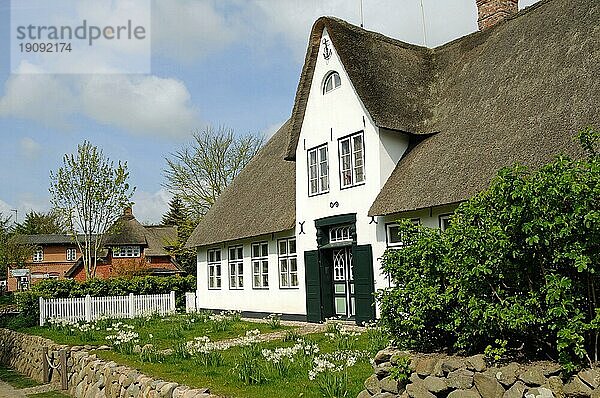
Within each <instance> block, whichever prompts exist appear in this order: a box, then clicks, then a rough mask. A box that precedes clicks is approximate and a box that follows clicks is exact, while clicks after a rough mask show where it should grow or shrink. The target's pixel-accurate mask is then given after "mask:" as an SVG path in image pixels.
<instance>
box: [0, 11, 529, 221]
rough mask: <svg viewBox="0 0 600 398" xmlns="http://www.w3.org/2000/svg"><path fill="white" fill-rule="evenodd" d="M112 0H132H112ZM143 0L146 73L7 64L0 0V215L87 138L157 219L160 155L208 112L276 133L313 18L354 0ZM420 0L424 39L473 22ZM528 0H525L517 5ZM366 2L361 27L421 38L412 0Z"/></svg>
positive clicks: (353, 15)
mask: <svg viewBox="0 0 600 398" xmlns="http://www.w3.org/2000/svg"><path fill="white" fill-rule="evenodd" d="M13 1H14V3H15V4H19V6H22V5H23V4H24V2H26V1H35V0H13ZM58 1H63V0H57V2H58ZM64 1H78V0H64ZM99 1H100V0H95V2H94V3H93V4H95V5H97V4H98V3H99ZM119 1H125V2H127V1H135V0H113V1H112V4H113V5H114V4H115V3H118V2H119ZM146 1H151V10H152V23H151V38H152V49H151V71H150V73H147V74H138V75H136V74H118V73H114V74H106V75H90V74H89V75H64V74H61V75H52V74H28V73H15V74H11V63H10V56H9V54H10V51H9V45H10V33H11V31H10V15H11V2H10V0H0V137H1V138H2V140H1V143H2V144H1V145H0V212H2V213H3V215H4V216H7V215H10V214H14V213H11V209H18V212H19V219H21V220H22V217H23V215H24V214H25V213H26V212H27V211H30V210H36V211H45V210H48V209H49V206H50V204H49V194H48V186H49V174H50V171H51V170H56V169H57V168H58V167H59V166H60V164H61V159H62V157H63V155H64V154H65V153H71V152H74V151H75V149H76V147H77V145H78V144H79V143H81V142H82V141H83V140H89V141H91V142H92V143H93V144H94V145H97V146H99V147H100V148H102V149H103V151H104V153H105V155H107V156H108V157H110V158H111V159H112V160H115V161H116V160H123V161H127V162H128V165H129V169H130V172H131V183H132V184H133V185H134V186H136V187H137V191H136V195H135V196H134V202H135V206H134V212H135V214H136V216H137V217H138V219H139V220H140V221H142V222H159V221H160V218H161V216H162V214H163V213H164V212H165V211H166V209H167V204H168V200H169V198H170V196H169V194H168V192H166V191H165V189H164V188H163V187H162V184H163V183H164V177H163V173H162V170H163V169H164V167H165V163H166V162H165V157H168V156H169V154H170V153H173V152H174V151H176V150H177V149H179V148H181V147H183V146H184V145H185V144H186V143H187V142H190V140H191V134H192V132H193V131H194V130H197V129H202V128H203V127H204V126H206V125H207V124H212V125H225V126H228V127H232V128H233V129H234V130H235V131H236V133H239V134H245V133H248V132H254V133H261V134H265V135H266V136H269V135H270V134H272V133H273V132H274V131H275V130H276V129H277V128H278V127H279V126H280V125H281V124H282V123H283V122H284V121H285V120H286V119H287V118H288V117H289V115H290V113H291V109H292V105H293V100H294V94H295V90H296V86H297V83H298V79H299V75H300V70H301V68H302V62H303V59H304V53H305V50H306V41H307V38H308V34H309V32H310V27H311V25H312V23H313V22H314V20H315V19H316V18H317V17H318V16H320V15H334V16H338V17H340V18H342V19H345V20H347V21H349V22H351V23H354V24H359V23H360V17H359V15H360V14H359V4H360V0H303V1H300V0H146ZM422 1H423V11H424V14H425V27H426V36H427V45H428V46H430V47H434V46H437V45H440V44H443V43H445V42H448V41H450V40H452V39H455V38H457V37H460V36H463V35H465V34H468V33H470V32H472V31H474V30H476V28H477V25H476V7H475V0H442V1H440V0H422ZM535 2H536V0H521V2H520V8H523V7H525V6H528V5H530V4H533V3H535ZM55 3H56V2H55ZM78 3H81V5H82V8H84V9H85V6H87V5H90V6H91V4H92V3H91V2H88V0H81V1H78ZM106 3H107V4H111V1H107V2H106ZM363 14H364V22H365V27H366V28H367V29H369V30H374V31H378V32H381V33H383V34H386V35H388V36H391V37H394V38H397V39H400V40H403V41H406V42H410V43H415V44H421V45H422V44H424V36H423V29H422V14H421V1H420V0H363ZM24 71H26V70H25V69H21V70H20V72H24Z"/></svg>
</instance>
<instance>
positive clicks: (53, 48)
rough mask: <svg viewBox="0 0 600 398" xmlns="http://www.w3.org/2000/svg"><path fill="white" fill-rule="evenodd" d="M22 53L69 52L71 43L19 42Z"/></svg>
mask: <svg viewBox="0 0 600 398" xmlns="http://www.w3.org/2000/svg"><path fill="white" fill-rule="evenodd" d="M19 49H20V50H21V52H22V53H63V52H71V43H19Z"/></svg>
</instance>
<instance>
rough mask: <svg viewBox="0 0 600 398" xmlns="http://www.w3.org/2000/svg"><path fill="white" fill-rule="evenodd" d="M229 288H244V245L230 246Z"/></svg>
mask: <svg viewBox="0 0 600 398" xmlns="http://www.w3.org/2000/svg"><path fill="white" fill-rule="evenodd" d="M229 288H230V289H243V288H244V247H243V246H233V247H230V248H229Z"/></svg>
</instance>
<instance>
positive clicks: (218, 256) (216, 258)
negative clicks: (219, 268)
mask: <svg viewBox="0 0 600 398" xmlns="http://www.w3.org/2000/svg"><path fill="white" fill-rule="evenodd" d="M215 261H221V250H217V251H216V252H215Z"/></svg>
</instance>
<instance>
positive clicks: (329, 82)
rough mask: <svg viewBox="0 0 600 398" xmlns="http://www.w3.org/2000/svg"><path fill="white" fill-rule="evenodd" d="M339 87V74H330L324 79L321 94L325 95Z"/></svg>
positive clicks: (340, 80)
mask: <svg viewBox="0 0 600 398" xmlns="http://www.w3.org/2000/svg"><path fill="white" fill-rule="evenodd" d="M341 85H342V79H340V74H339V73H337V72H331V73H330V74H328V75H327V77H326V78H325V84H323V94H327V93H328V92H330V91H332V90H334V89H336V88H338V87H339V86H341Z"/></svg>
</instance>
